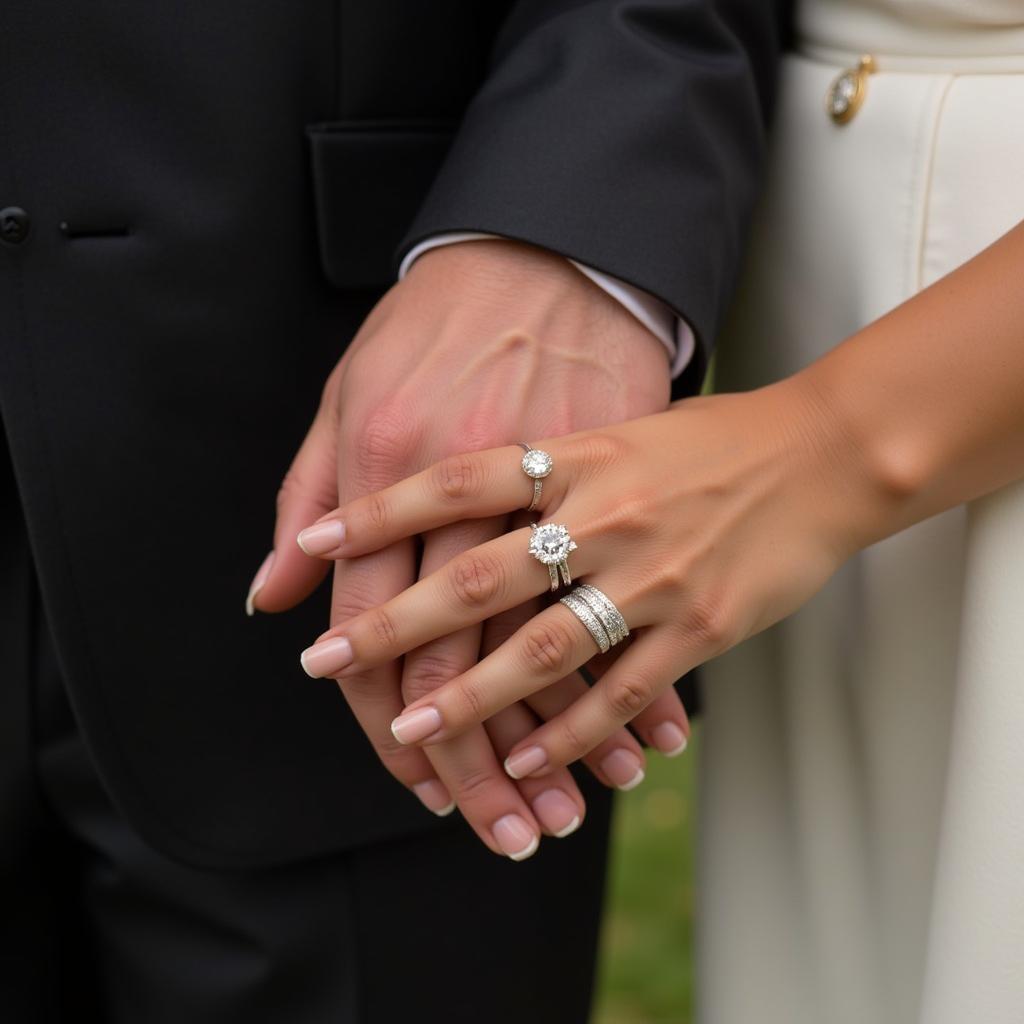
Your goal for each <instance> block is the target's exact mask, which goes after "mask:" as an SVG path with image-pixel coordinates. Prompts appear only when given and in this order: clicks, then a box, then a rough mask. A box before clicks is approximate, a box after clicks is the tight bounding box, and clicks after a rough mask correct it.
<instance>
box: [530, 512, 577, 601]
mask: <svg viewBox="0 0 1024 1024" xmlns="http://www.w3.org/2000/svg"><path fill="white" fill-rule="evenodd" d="M530 529H531V530H532V531H533V534H532V535H531V537H530V549H529V550H530V554H531V555H533V557H534V558H536V559H537V561H538V562H542V563H543V564H544V565H546V566H547V567H548V574H549V576H550V577H551V589H552V590H557V589H558V574H559V572H561V574H562V581H563V582H564V583H565V585H566V586H569V585H570V584H571V583H572V577H571V576H570V575H569V561H568V559H569V552H570V551H575V550H576V541H574V540H573V539H572V537H570V536H569V531H568V530H567V529H566V528H565V527H564V526H562V525H561V524H560V523H545V524H544V525H543V526H538V525H537V524H536V523H532V524H531V525H530Z"/></svg>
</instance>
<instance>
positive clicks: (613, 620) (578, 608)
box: [559, 583, 629, 654]
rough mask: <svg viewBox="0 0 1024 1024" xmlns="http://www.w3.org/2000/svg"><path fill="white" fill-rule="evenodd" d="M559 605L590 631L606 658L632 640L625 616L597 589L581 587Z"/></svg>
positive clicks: (571, 592)
mask: <svg viewBox="0 0 1024 1024" xmlns="http://www.w3.org/2000/svg"><path fill="white" fill-rule="evenodd" d="M559 601H560V603H561V604H564V605H565V607H566V608H568V609H569V611H571V612H572V613H573V615H575V616H576V618H578V619H579V620H580V622H582V623H583V625H584V626H586V627H587V632H589V633H590V635H591V636H592V637H593V638H594V643H596V644H597V646H598V648H599V649H600V651H601V653H602V654H604V653H606V652H607V651H608V650H609V649H610V648H612V647H614V646H615V645H616V644H617V643H621V642H622V641H623V640H625V639H626V637H627V636H629V626H627V625H626V620H625V619H624V618H623V617H622V613H621V612H620V611H619V609H618V608H616V607H615V603H614V602H613V601H612V599H611V598H610V597H608V595H607V594H605V593H603V592H602V591H600V590H598V589H597V587H592V586H591V585H590V584H589V583H581V584H580V585H579V586H578V587H576V589H575V590H570V591H569V593H568V594H566V595H565V596H564V597H560V598H559Z"/></svg>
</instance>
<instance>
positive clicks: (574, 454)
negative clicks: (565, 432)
mask: <svg viewBox="0 0 1024 1024" xmlns="http://www.w3.org/2000/svg"><path fill="white" fill-rule="evenodd" d="M568 445H569V455H570V458H571V459H572V463H573V465H576V466H579V468H580V473H581V475H583V476H587V477H589V476H595V475H600V474H602V473H604V472H605V471H606V470H608V469H610V468H611V467H612V466H614V465H615V464H616V463H618V462H619V461H620V460H623V459H626V458H628V457H629V454H630V446H629V444H628V443H627V442H626V441H624V440H623V439H622V438H620V437H616V436H615V435H614V434H608V433H605V432H603V431H599V430H592V431H589V432H588V433H586V434H583V435H582V436H581V437H577V438H573V439H572V440H571V441H570V442H568Z"/></svg>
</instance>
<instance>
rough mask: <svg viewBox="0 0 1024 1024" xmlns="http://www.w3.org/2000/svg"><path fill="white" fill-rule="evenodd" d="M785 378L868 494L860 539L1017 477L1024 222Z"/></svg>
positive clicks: (1023, 472)
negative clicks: (810, 399)
mask: <svg viewBox="0 0 1024 1024" xmlns="http://www.w3.org/2000/svg"><path fill="white" fill-rule="evenodd" d="M793 383H795V384H798V385H799V386H801V387H802V388H804V389H805V390H806V391H808V392H809V393H810V394H812V395H813V396H815V402H816V405H817V407H818V409H819V411H820V414H821V416H822V417H823V419H824V420H825V421H826V422H827V423H828V433H829V434H830V443H832V444H834V445H835V446H836V448H837V453H838V454H840V457H843V458H849V465H850V466H851V467H853V469H852V472H853V474H854V475H855V476H857V477H859V480H858V483H860V484H867V487H868V490H869V491H870V492H871V500H870V501H869V502H868V503H867V504H866V506H865V507H866V508H870V509H872V513H871V514H868V515H867V516H865V518H864V529H865V530H866V533H867V535H866V536H865V538H864V540H865V541H870V540H873V539H876V538H877V537H878V536H883V535H885V534H888V533H892V532H894V531H895V530H898V529H900V528H902V527H903V526H906V525H909V524H911V523H913V522H916V521H918V520H920V519H924V518H926V517H928V516H930V515H933V514H935V513H937V512H940V511H942V510H943V509H946V508H949V507H952V506H954V505H956V504H959V503H960V502H963V501H968V500H971V499H973V498H976V497H978V496H980V495H982V494H986V493H988V492H990V491H993V490H996V489H997V488H999V487H1001V486H1003V485H1004V484H1007V483H1009V482H1010V481H1012V480H1015V479H1017V478H1020V477H1024V224H1022V225H1018V226H1017V227H1016V228H1014V229H1013V230H1012V231H1010V232H1009V233H1008V234H1006V235H1004V236H1003V237H1002V238H1001V239H999V240H998V241H997V242H995V243H994V244H993V245H991V246H990V247H989V248H988V249H986V250H984V251H983V252H982V253H980V254H979V255H978V256H977V257H976V258H975V259H973V260H971V261H970V262H968V263H966V264H965V265H964V266H962V267H960V268H959V269H957V270H956V271H954V272H953V273H951V274H949V275H948V276H947V277H945V278H943V279H942V280H940V281H938V282H936V283H935V284H934V285H932V286H931V287H930V288H928V289H926V290H925V291H923V292H921V293H920V294H919V295H917V296H915V297H914V298H912V299H910V300H909V301H907V302H906V303H904V304H903V305H901V306H899V307H898V308H897V309H895V310H893V311H892V312H891V313H889V314H888V315H886V316H884V317H882V318H881V319H879V320H877V321H875V322H874V323H873V324H871V325H869V326H868V327H866V328H864V329H863V330H862V331H860V332H858V333H857V334H855V335H854V336H852V337H851V338H849V339H848V340H847V341H845V342H843V344H841V345H839V346H838V347H837V348H835V349H834V350H832V351H831V352H830V353H829V354H828V355H827V356H825V357H823V358H822V359H820V360H818V361H817V362H816V363H814V364H812V365H811V366H809V367H808V368H807V369H806V370H804V371H803V372H802V373H800V374H798V375H797V377H796V378H794V379H793ZM854 489H855V490H856V488H854Z"/></svg>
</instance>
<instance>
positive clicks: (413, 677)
mask: <svg viewBox="0 0 1024 1024" xmlns="http://www.w3.org/2000/svg"><path fill="white" fill-rule="evenodd" d="M463 671H464V667H463V666H460V665H458V664H456V662H455V660H454V659H453V658H448V657H445V656H444V655H440V654H421V655H418V656H417V657H416V658H415V660H412V661H407V662H406V668H405V674H404V676H403V678H402V696H403V697H404V698H405V702H406V703H407V704H413V703H415V702H416V701H417V700H419V699H420V698H421V697H425V696H426V695H427V694H429V693H433V692H434V691H435V690H437V689H439V688H440V687H442V686H444V684H445V683H449V682H451V681H452V680H453V679H454V678H455V677H456V676H458V675H459V674H460V673H461V672H463Z"/></svg>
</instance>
